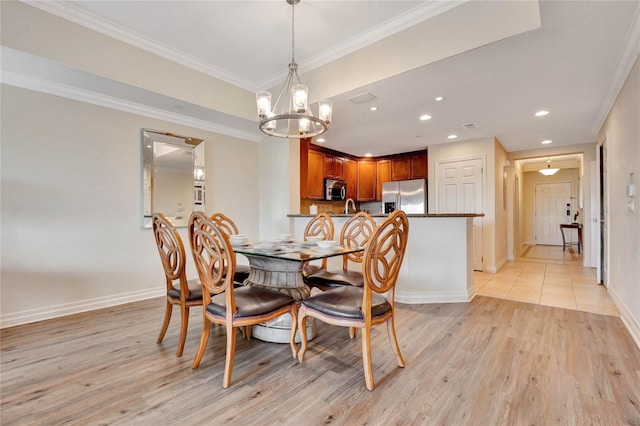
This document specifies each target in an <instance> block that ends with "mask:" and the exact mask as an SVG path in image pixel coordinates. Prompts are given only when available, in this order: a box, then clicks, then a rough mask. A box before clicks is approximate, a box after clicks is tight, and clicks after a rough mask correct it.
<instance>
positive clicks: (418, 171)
mask: <svg viewBox="0 0 640 426" xmlns="http://www.w3.org/2000/svg"><path fill="white" fill-rule="evenodd" d="M427 163H428V161H427V151H420V152H417V153H414V154H411V179H426V178H427V176H428V170H427Z"/></svg>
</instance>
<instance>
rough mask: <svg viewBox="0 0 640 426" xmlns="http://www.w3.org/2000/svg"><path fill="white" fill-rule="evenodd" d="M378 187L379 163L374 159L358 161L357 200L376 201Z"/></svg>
mask: <svg viewBox="0 0 640 426" xmlns="http://www.w3.org/2000/svg"><path fill="white" fill-rule="evenodd" d="M376 187H377V164H376V161H373V160H360V161H358V191H357V201H375V200H376Z"/></svg>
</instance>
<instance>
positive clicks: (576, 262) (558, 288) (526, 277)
mask: <svg viewBox="0 0 640 426" xmlns="http://www.w3.org/2000/svg"><path fill="white" fill-rule="evenodd" d="M581 265H582V254H578V253H577V250H576V249H575V248H574V247H568V248H567V249H566V251H564V252H563V251H562V247H561V246H543V245H538V246H528V247H527V248H526V249H525V250H524V252H523V253H522V256H521V257H518V258H517V259H516V260H515V261H514V262H507V263H506V264H505V265H504V266H503V267H502V268H501V269H500V271H498V273H496V274H491V273H488V272H477V271H476V272H474V273H473V274H474V275H473V278H474V286H475V289H476V294H477V295H479V296H488V297H497V298H501V299H507V300H514V301H518V302H526V303H534V304H539V305H545V306H553V307H557V308H565V309H572V310H577V311H583V312H591V313H595V314H602V315H612V316H619V313H618V310H617V309H616V307H615V305H614V303H613V301H612V300H611V298H610V297H609V294H608V293H607V289H606V288H605V287H604V286H602V285H599V284H598V283H597V281H596V270H595V269H594V268H584V267H582V266H581Z"/></svg>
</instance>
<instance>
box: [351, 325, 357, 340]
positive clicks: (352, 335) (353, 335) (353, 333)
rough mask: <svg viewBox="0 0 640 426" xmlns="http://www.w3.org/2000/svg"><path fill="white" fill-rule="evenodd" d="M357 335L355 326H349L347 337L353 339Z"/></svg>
mask: <svg viewBox="0 0 640 426" xmlns="http://www.w3.org/2000/svg"><path fill="white" fill-rule="evenodd" d="M357 335H358V328H357V327H349V339H351V340H353V339H355V338H356V336H357Z"/></svg>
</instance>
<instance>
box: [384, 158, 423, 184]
mask: <svg viewBox="0 0 640 426" xmlns="http://www.w3.org/2000/svg"><path fill="white" fill-rule="evenodd" d="M426 178H427V151H419V152H412V153H409V154H405V155H400V156H397V157H394V158H392V159H391V180H392V181H397V180H407V179H426Z"/></svg>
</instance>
